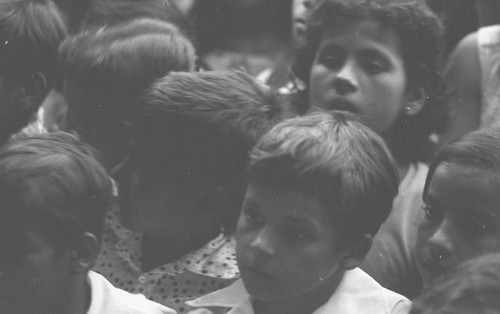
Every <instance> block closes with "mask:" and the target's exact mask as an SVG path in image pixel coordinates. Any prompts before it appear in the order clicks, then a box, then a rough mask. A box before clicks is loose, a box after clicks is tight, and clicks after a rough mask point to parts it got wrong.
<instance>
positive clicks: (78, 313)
mask: <svg viewBox="0 0 500 314" xmlns="http://www.w3.org/2000/svg"><path fill="white" fill-rule="evenodd" d="M65 291H66V294H65V295H62V296H61V297H60V299H59V300H58V303H57V304H54V305H53V309H52V310H49V311H47V313H54V314H86V313H87V312H88V310H89V308H90V303H91V288H90V285H89V284H88V281H87V275H85V277H84V278H81V280H77V281H76V282H75V283H73V284H69V286H68V287H67V289H65ZM41 312H43V311H41ZM44 313H45V312H44Z"/></svg>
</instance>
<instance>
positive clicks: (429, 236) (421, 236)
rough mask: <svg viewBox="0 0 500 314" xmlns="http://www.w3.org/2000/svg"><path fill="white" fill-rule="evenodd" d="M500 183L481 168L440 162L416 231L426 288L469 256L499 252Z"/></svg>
mask: <svg viewBox="0 0 500 314" xmlns="http://www.w3.org/2000/svg"><path fill="white" fill-rule="evenodd" d="M499 183H500V182H498V177H496V176H494V175H489V174H488V173H487V172H485V171H484V170H481V169H475V168H471V167H468V166H463V165H460V164H455V163H446V162H445V163H442V164H440V165H438V167H437V168H436V170H435V172H434V175H433V176H432V180H431V182H430V184H429V188H428V191H427V193H426V194H425V195H424V203H425V206H424V210H425V213H426V216H425V218H424V220H423V221H422V222H421V223H420V226H419V229H418V233H417V266H418V268H419V270H420V273H421V275H422V279H423V281H424V285H425V286H429V285H430V284H431V283H432V282H433V281H434V280H436V279H437V278H439V277H441V276H442V275H443V274H445V273H446V272H447V271H449V270H450V269H451V268H452V267H455V266H457V265H458V264H460V263H462V262H464V261H466V260H468V259H471V258H473V257H477V256H480V255H484V254H486V253H494V252H500V193H499V189H498V187H499V185H498V184H499Z"/></svg>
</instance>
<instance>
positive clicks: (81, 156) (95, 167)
mask: <svg viewBox="0 0 500 314" xmlns="http://www.w3.org/2000/svg"><path fill="white" fill-rule="evenodd" d="M112 199H113V193H112V182H111V180H110V179H109V177H108V176H107V174H106V171H105V170H104V169H103V167H102V166H101V165H100V163H99V162H98V161H97V160H96V159H95V158H94V157H93V153H92V151H91V149H90V148H89V147H88V146H86V145H84V144H82V143H81V142H79V141H78V140H77V139H76V138H75V137H74V136H72V135H70V134H66V133H50V134H44V135H40V136H35V137H25V138H18V139H16V140H13V141H11V142H9V143H7V144H6V145H4V147H2V149H1V150H0V203H1V204H2V206H1V208H2V209H1V210H0V217H1V219H0V221H1V223H0V224H1V225H2V227H1V229H2V232H8V231H7V230H10V229H9V228H10V227H16V226H18V227H19V226H21V225H22V226H26V227H27V228H37V229H39V231H41V232H43V234H45V235H47V236H48V237H49V238H50V239H51V240H53V241H54V243H56V244H58V246H59V247H64V246H65V245H69V244H70V242H68V241H72V240H75V237H76V236H78V235H80V234H81V233H83V232H90V233H92V234H94V235H95V236H96V237H97V238H100V237H101V235H102V230H103V225H104V217H105V214H106V212H107V211H108V209H109V208H110V207H111V206H113V200H112ZM9 226H10V227H9ZM18 231H19V230H18Z"/></svg>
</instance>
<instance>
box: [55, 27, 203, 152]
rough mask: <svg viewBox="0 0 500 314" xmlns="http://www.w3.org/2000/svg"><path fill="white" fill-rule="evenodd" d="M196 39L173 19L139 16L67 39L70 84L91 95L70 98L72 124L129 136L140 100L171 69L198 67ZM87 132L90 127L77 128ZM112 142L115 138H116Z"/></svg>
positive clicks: (119, 138)
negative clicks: (129, 118) (129, 117)
mask: <svg viewBox="0 0 500 314" xmlns="http://www.w3.org/2000/svg"><path fill="white" fill-rule="evenodd" d="M195 59H196V57H195V51H194V48H193V46H192V44H191V42H190V41H189V40H188V39H186V38H185V37H184V36H183V35H181V34H180V33H179V31H178V30H177V28H176V27H175V26H173V25H172V24H170V23H166V22H162V21H158V20H154V19H138V20H134V21H132V22H130V23H127V24H120V25H117V26H111V27H105V28H101V29H98V30H93V31H87V32H84V33H82V34H79V35H76V36H73V37H70V38H68V39H67V40H65V41H64V42H63V43H62V44H61V47H60V58H59V65H60V71H61V76H62V77H64V80H65V84H68V85H67V86H69V85H72V86H73V87H76V88H77V89H78V90H79V91H81V93H82V95H84V97H86V98H87V99H88V103H89V105H88V106H84V107H82V106H81V105H80V104H76V103H72V102H71V101H69V102H68V119H69V121H67V122H68V123H67V125H66V129H68V130H71V129H73V128H74V127H75V125H76V126H80V127H81V128H82V129H89V130H90V129H93V130H94V133H96V135H99V136H103V137H106V139H109V140H110V141H114V142H115V144H116V143H117V142H124V143H125V142H126V141H127V132H126V127H125V126H124V119H125V115H126V113H127V111H128V109H129V107H130V106H131V105H132V103H133V102H134V100H135V99H136V98H137V97H138V96H139V95H140V93H141V92H142V91H143V90H144V89H146V88H147V87H148V86H149V85H150V84H151V83H153V82H154V81H155V80H156V79H158V78H160V77H162V76H164V75H166V74H167V73H169V72H170V71H189V70H192V69H194V64H195ZM76 131H77V132H79V133H80V135H81V136H82V139H84V140H85V139H86V138H85V132H82V131H84V130H78V129H77V130H76ZM110 144H111V143H110Z"/></svg>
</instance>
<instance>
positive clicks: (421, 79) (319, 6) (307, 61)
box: [294, 0, 448, 161]
mask: <svg viewBox="0 0 500 314" xmlns="http://www.w3.org/2000/svg"><path fill="white" fill-rule="evenodd" d="M339 18H348V19H352V20H354V21H358V20H364V19H374V20H375V21H377V22H378V23H380V24H381V25H382V26H384V27H388V28H390V29H392V30H394V31H395V32H396V34H397V35H398V38H399V40H400V43H401V49H402V57H403V61H404V66H405V72H406V76H407V79H408V88H409V89H411V90H415V91H418V89H420V88H422V89H423V90H424V91H425V94H426V96H427V99H426V104H425V106H424V108H423V109H422V110H421V111H420V112H419V113H418V114H417V115H415V116H411V117H409V116H402V117H400V119H399V120H398V121H397V122H396V125H395V129H396V131H395V134H396V135H397V136H396V139H395V141H396V144H395V145H394V146H395V147H394V150H393V153H394V155H395V156H396V158H397V159H401V160H408V161H415V160H426V159H427V158H429V156H430V152H431V151H432V149H431V146H432V145H431V142H430V141H429V136H430V135H431V134H432V133H434V132H442V131H444V127H445V125H446V122H447V118H448V116H447V108H446V107H445V105H444V103H443V102H442V101H441V99H440V96H441V94H442V91H443V84H442V79H441V76H440V75H439V69H440V59H441V52H442V45H443V30H442V26H441V24H440V22H439V20H438V18H437V17H436V16H435V15H434V14H433V13H432V11H431V10H430V9H429V8H428V7H427V6H426V4H425V1H422V0H318V1H317V3H316V5H315V6H314V7H313V9H312V12H311V14H310V16H309V21H308V23H307V31H308V43H307V45H306V46H305V47H304V49H303V50H302V51H301V52H299V56H298V57H297V64H296V65H295V69H294V71H295V73H296V75H297V76H298V77H300V78H301V79H303V80H305V81H306V82H307V81H309V74H310V71H311V66H312V64H313V62H314V59H315V56H316V53H317V51H318V48H319V45H320V43H321V40H322V39H323V35H324V33H325V30H326V29H328V27H331V25H332V24H333V23H335V21H337V20H338V19H339ZM304 98H307V97H306V96H304Z"/></svg>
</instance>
